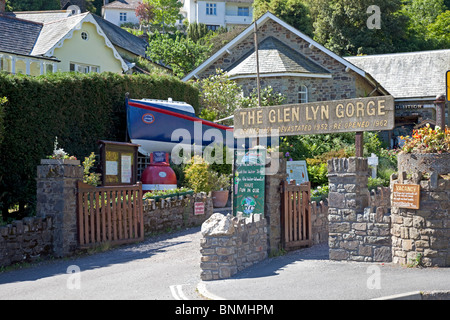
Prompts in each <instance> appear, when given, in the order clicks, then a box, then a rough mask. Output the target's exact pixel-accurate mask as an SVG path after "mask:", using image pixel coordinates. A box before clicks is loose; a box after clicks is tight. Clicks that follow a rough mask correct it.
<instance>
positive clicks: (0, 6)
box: [0, 0, 6, 13]
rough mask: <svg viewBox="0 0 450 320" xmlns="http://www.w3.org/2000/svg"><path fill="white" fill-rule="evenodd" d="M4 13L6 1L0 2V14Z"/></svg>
mask: <svg viewBox="0 0 450 320" xmlns="http://www.w3.org/2000/svg"><path fill="white" fill-rule="evenodd" d="M5 11H6V0H0V13H2V12H5Z"/></svg>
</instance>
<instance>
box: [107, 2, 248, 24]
mask: <svg viewBox="0 0 450 320" xmlns="http://www.w3.org/2000/svg"><path fill="white" fill-rule="evenodd" d="M179 1H180V2H182V3H183V7H182V8H181V10H180V14H181V15H182V16H183V19H187V21H188V22H189V23H195V22H197V23H204V24H206V26H207V27H208V28H209V29H210V30H216V29H217V28H219V27H232V26H237V25H249V24H250V23H252V20H253V7H252V5H253V0H179ZM141 2H142V0H115V1H108V0H106V1H105V5H104V6H103V8H102V17H103V18H104V19H106V20H108V21H109V22H111V23H114V24H115V25H118V26H120V25H121V24H123V23H127V22H128V23H134V24H138V23H139V19H138V18H137V17H136V14H135V10H136V8H137V6H138V5H139V3H141ZM183 19H181V20H179V21H178V25H181V24H182V23H183Z"/></svg>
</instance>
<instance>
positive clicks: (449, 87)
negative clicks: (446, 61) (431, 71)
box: [445, 70, 450, 102]
mask: <svg viewBox="0 0 450 320" xmlns="http://www.w3.org/2000/svg"><path fill="white" fill-rule="evenodd" d="M445 80H446V81H445V84H446V90H445V95H446V96H447V102H449V101H450V70H448V71H447V76H446V78H445Z"/></svg>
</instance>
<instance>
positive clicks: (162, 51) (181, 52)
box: [147, 31, 210, 78]
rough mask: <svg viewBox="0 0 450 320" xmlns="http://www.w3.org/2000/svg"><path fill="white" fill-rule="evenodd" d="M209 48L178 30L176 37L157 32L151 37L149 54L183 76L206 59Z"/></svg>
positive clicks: (176, 73) (153, 59) (179, 75)
mask: <svg viewBox="0 0 450 320" xmlns="http://www.w3.org/2000/svg"><path fill="white" fill-rule="evenodd" d="M209 50H210V47H209V46H205V45H201V44H197V43H195V42H194V41H192V40H191V39H189V38H186V37H185V36H184V35H182V34H181V33H180V32H178V31H177V32H176V33H175V37H173V36H171V35H169V34H160V33H159V32H155V34H153V35H152V36H151V37H150V41H149V44H148V49H147V55H148V57H149V59H150V60H152V61H160V62H162V63H164V64H165V65H168V66H170V67H171V68H172V70H173V73H174V74H175V75H176V76H178V77H180V78H181V77H183V76H184V75H186V74H187V73H189V72H190V71H192V70H193V69H194V68H196V67H198V66H199V65H200V64H201V63H202V62H203V61H204V60H206V58H207V57H208V53H209Z"/></svg>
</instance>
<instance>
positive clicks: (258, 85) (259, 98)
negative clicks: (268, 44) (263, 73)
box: [254, 20, 261, 107]
mask: <svg viewBox="0 0 450 320" xmlns="http://www.w3.org/2000/svg"><path fill="white" fill-rule="evenodd" d="M257 32H258V26H257V25H256V20H255V24H254V35H255V53H256V88H257V91H258V107H261V85H260V81H259V53H258V34H257Z"/></svg>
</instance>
